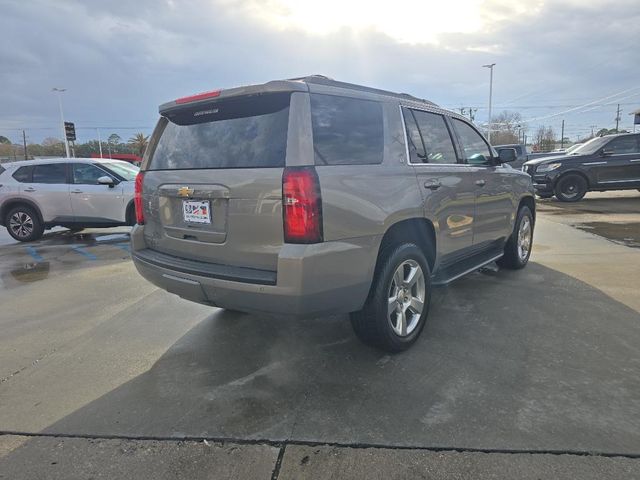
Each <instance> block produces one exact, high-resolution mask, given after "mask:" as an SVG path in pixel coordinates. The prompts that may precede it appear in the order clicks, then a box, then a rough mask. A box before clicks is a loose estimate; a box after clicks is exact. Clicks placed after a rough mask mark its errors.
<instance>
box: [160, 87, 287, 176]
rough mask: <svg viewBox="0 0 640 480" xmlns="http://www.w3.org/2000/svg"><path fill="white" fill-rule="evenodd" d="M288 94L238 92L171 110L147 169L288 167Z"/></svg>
mask: <svg viewBox="0 0 640 480" xmlns="http://www.w3.org/2000/svg"><path fill="white" fill-rule="evenodd" d="M290 97H291V95H290V94H289V93H287V94H269V95H263V96H251V97H240V98H237V99H233V100H226V101H224V100H221V101H219V102H215V103H212V104H209V105H196V106H185V108H184V109H181V110H179V111H178V112H172V113H170V114H168V115H167V118H168V122H167V123H166V125H165V127H164V128H163V129H160V138H159V140H158V143H157V145H156V147H155V150H154V152H152V157H151V161H150V165H149V170H192V169H210V168H264V167H284V164H285V155H286V150H287V128H288V123H289V101H290Z"/></svg>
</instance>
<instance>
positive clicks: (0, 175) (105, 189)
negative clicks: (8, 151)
mask: <svg viewBox="0 0 640 480" xmlns="http://www.w3.org/2000/svg"><path fill="white" fill-rule="evenodd" d="M138 170H139V169H138V167H135V166H133V165H131V164H129V163H127V162H122V161H119V160H108V159H95V158H55V159H47V160H29V161H23V162H13V163H5V164H2V165H1V166H0V224H1V225H4V226H5V227H6V228H7V230H8V231H9V234H10V235H11V236H12V237H13V238H15V239H16V240H20V241H22V242H29V241H33V240H37V239H38V238H40V237H41V236H42V234H43V232H44V231H45V230H46V229H48V228H52V227H54V226H63V227H68V228H71V229H81V228H87V227H113V226H118V225H133V223H135V210H134V206H133V194H134V180H135V177H136V174H137V173H138Z"/></svg>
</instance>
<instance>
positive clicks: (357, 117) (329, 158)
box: [311, 94, 384, 165]
mask: <svg viewBox="0 0 640 480" xmlns="http://www.w3.org/2000/svg"><path fill="white" fill-rule="evenodd" d="M311 126H312V128H313V149H314V152H315V163H316V165H363V164H373V163H382V157H383V152H384V129H383V124H382V105H380V103H378V102H372V101H369V100H358V99H354V98H347V97H334V96H331V95H317V94H312V95H311Z"/></svg>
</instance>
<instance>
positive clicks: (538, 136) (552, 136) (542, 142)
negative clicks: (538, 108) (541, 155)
mask: <svg viewBox="0 0 640 480" xmlns="http://www.w3.org/2000/svg"><path fill="white" fill-rule="evenodd" d="M555 146H556V132H555V131H554V130H553V127H545V126H544V125H541V126H540V127H538V130H536V133H535V135H534V147H537V150H538V151H541V152H550V151H551V150H553V149H554V148H555Z"/></svg>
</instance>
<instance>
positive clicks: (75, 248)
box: [71, 245, 98, 260]
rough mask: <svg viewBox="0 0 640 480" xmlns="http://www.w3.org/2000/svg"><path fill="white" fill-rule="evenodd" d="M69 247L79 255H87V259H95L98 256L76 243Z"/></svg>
mask: <svg viewBox="0 0 640 480" xmlns="http://www.w3.org/2000/svg"><path fill="white" fill-rule="evenodd" d="M71 249H72V250H73V251H74V252H76V253H79V254H80V255H83V256H85V257H87V258H88V259H89V260H97V259H98V257H96V256H95V255H94V254H93V253H91V252H88V251H86V250H85V249H84V248H82V247H79V246H77V245H74V246H72V247H71Z"/></svg>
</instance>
